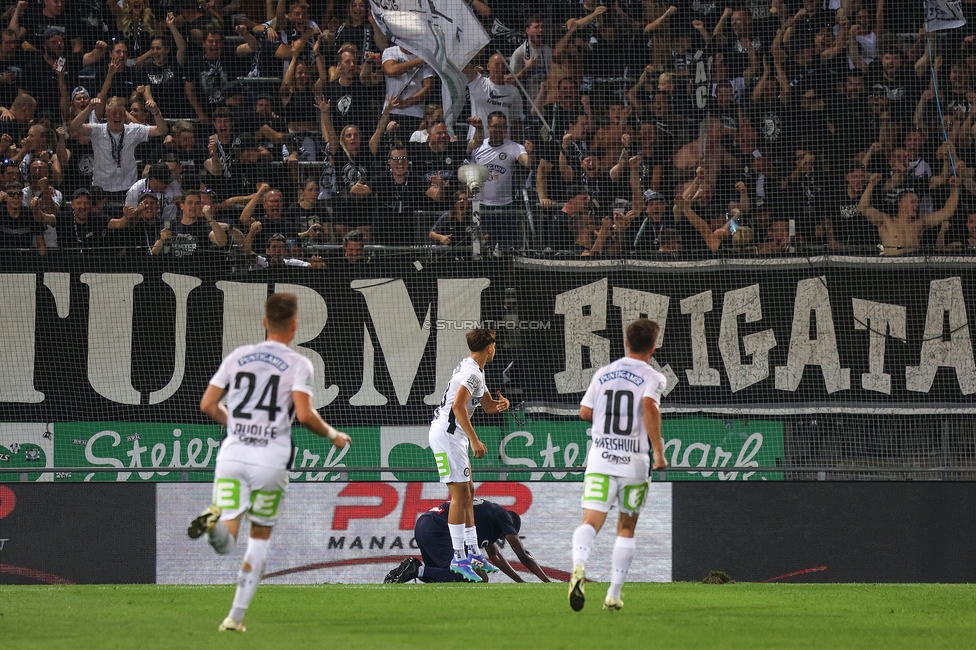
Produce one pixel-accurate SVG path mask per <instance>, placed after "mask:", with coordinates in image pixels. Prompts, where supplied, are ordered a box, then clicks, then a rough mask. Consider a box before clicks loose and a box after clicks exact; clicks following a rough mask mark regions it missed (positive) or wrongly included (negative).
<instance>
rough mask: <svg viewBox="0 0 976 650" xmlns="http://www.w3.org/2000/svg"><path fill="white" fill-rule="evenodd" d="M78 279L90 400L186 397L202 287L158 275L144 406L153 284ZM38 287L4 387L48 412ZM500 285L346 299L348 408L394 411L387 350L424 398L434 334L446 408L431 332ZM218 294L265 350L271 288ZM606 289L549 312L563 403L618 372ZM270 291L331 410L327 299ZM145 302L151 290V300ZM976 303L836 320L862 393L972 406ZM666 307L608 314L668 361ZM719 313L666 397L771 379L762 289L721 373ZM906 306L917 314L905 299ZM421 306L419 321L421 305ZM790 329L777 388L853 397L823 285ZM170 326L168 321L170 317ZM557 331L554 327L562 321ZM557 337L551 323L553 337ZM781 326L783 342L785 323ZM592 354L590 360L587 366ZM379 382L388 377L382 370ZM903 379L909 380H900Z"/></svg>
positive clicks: (30, 291) (685, 308)
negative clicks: (613, 369) (815, 388)
mask: <svg viewBox="0 0 976 650" xmlns="http://www.w3.org/2000/svg"><path fill="white" fill-rule="evenodd" d="M80 279H81V282H82V283H84V284H85V285H87V287H88V290H89V300H88V311H89V313H88V318H87V327H88V331H87V338H88V344H87V352H88V356H87V372H88V380H89V382H90V383H91V386H92V389H93V390H94V391H95V392H97V393H98V394H99V395H101V396H103V397H105V398H106V399H109V400H111V401H113V402H115V403H118V404H127V405H137V404H140V403H146V402H148V404H153V405H155V404H163V403H166V402H167V401H168V400H169V399H170V398H171V397H172V396H173V395H175V394H176V392H177V391H178V390H179V389H180V387H181V385H182V382H183V380H184V378H185V371H186V363H187V359H186V356H187V322H188V318H189V315H188V307H189V296H190V293H191V292H192V291H193V290H194V289H195V288H196V287H198V286H200V285H201V280H200V279H199V278H196V277H192V276H185V275H179V274H171V273H164V274H162V275H161V276H160V279H161V280H162V282H164V283H165V284H167V285H168V286H169V287H170V288H171V289H172V291H173V293H174V296H175V303H174V304H175V313H174V314H173V315H172V318H173V319H174V321H175V323H174V325H175V327H174V345H173V355H174V359H173V370H172V373H171V376H170V377H169V378H168V381H167V382H166V384H165V386H163V387H161V388H159V389H158V390H153V391H151V392H149V393H148V395H142V394H140V392H139V391H138V390H136V389H135V388H134V387H133V386H132V374H133V371H132V364H133V359H132V343H133V341H132V338H133V327H134V317H135V316H136V314H135V313H134V304H135V300H134V298H135V295H136V294H135V291H136V286H137V285H139V284H141V283H142V282H143V280H144V278H143V276H142V275H140V274H135V273H84V274H82V275H81V277H80ZM39 280H40V278H38V276H37V274H10V273H8V274H2V275H0V328H2V330H0V353H2V354H5V355H6V357H7V358H16V359H17V360H18V362H17V363H14V364H11V365H10V366H9V367H8V369H7V372H6V373H5V374H4V375H3V377H0V401H2V402H11V403H39V402H42V401H44V399H45V395H44V394H43V393H42V392H40V391H38V390H36V389H35V387H34V375H35V374H36V362H35V358H34V354H35V350H37V349H38V346H37V345H36V341H35V339H36V338H37V335H38V331H39V330H38V326H39V323H38V321H37V319H38V311H37V308H38V305H37V296H38V295H45V294H38V288H39V287H38V286H37V285H38V284H39ZM76 281H77V280H76ZM43 283H44V285H45V286H46V287H47V289H48V290H49V291H50V295H51V296H53V298H54V305H55V307H56V310H57V315H58V317H60V318H65V317H67V316H68V315H69V311H70V306H71V300H70V295H71V286H70V275H69V274H67V273H45V274H44V278H43ZM490 285H491V280H490V279H488V278H478V277H474V278H461V279H439V280H438V283H437V291H438V298H437V306H436V309H437V314H436V319H435V318H434V317H433V315H432V312H433V308H432V305H431V304H428V305H427V307H426V310H424V311H425V312H426V314H425V315H424V316H423V317H422V318H418V317H417V307H415V306H414V304H413V301H412V299H411V297H410V294H409V292H408V291H407V288H406V285H405V284H404V282H403V281H402V280H357V281H354V282H353V283H352V284H351V287H350V288H351V289H353V290H355V291H357V292H359V293H361V294H362V295H363V297H364V299H365V301H366V304H367V307H368V311H369V317H368V318H367V320H366V322H364V323H363V330H362V331H363V347H362V354H363V379H362V384H361V386H360V387H359V390H358V392H356V394H355V395H353V396H352V397H351V398H349V404H350V405H352V406H356V407H359V406H383V405H386V404H388V402H389V401H390V400H389V399H388V396H386V395H383V394H382V393H380V392H379V391H378V390H377V389H376V386H375V383H376V382H375V375H376V372H377V368H376V361H377V359H376V354H375V352H376V350H375V345H376V344H377V343H378V344H379V345H380V346H381V348H382V349H383V351H384V353H385V354H383V355H382V356H383V358H384V360H385V362H386V369H387V371H388V372H389V376H390V378H391V380H392V381H391V383H392V384H393V389H394V390H393V391H391V392H394V393H395V394H396V400H397V403H398V404H401V405H402V404H407V403H408V402H409V400H410V399H414V400H419V399H421V396H420V395H417V394H414V395H413V396H412V397H411V393H413V389H414V387H415V386H414V384H415V382H416V379H417V376H418V373H419V371H420V365H421V363H422V361H423V359H424V355H425V354H426V353H427V352H428V346H429V344H430V331H431V330H435V331H437V336H436V340H437V345H436V351H435V358H434V363H435V366H436V374H435V377H434V386H433V389H432V390H431V392H429V393H426V392H425V393H424V394H423V396H422V399H423V400H424V402H425V403H427V404H433V403H435V402H436V401H437V400H439V399H440V396H441V395H442V394H443V388H444V386H445V385H446V382H447V381H448V379H449V376H450V374H451V371H452V370H453V368H454V366H455V365H456V363H457V360H458V358H460V357H463V356H465V355H466V353H467V346H466V342H465V340H464V334H465V333H466V327H468V326H469V325H465V326H464V327H440V326H435V324H439V323H453V324H457V323H461V324H471V325H470V326H473V325H474V324H476V323H486V322H488V323H492V322H491V321H485V320H484V319H482V312H481V308H482V305H481V297H482V294H483V293H484V292H485V290H486V289H487V288H488V287H490ZM215 286H216V288H217V289H218V290H220V291H221V292H222V294H223V300H222V302H223V317H222V318H223V330H222V347H223V350H222V352H223V354H224V355H226V354H229V353H230V351H231V350H233V349H234V348H236V347H238V346H240V345H244V344H247V343H253V342H255V341H260V340H262V339H263V338H264V334H265V333H264V329H263V326H262V323H261V321H262V317H263V307H262V305H263V304H264V300H265V298H266V297H267V295H268V292H269V289H270V288H271V287H269V286H268V285H267V284H262V283H241V282H229V281H218V282H216V283H215ZM610 287H611V285H610V284H609V280H608V279H606V278H604V279H601V280H599V281H597V282H593V283H590V284H586V285H584V286H581V287H577V288H573V289H571V290H569V291H566V292H563V293H560V294H558V295H556V296H555V298H554V304H553V312H554V313H556V314H560V315H562V316H563V323H564V328H563V336H564V338H563V341H562V345H563V346H564V352H565V361H564V368H563V369H562V370H560V371H559V372H555V373H554V375H553V383H554V385H555V388H556V391H557V392H558V393H559V394H567V393H580V392H582V391H583V390H585V388H586V386H587V384H588V382H589V380H590V378H591V376H592V374H593V372H594V370H595V369H596V368H598V367H600V366H601V365H605V364H606V363H609V361H610V353H611V350H610V348H611V345H610V340H611V338H612V337H613V336H614V335H613V334H608V333H606V331H605V330H606V325H607V309H608V304H607V302H608V301H607V298H608V295H607V292H608V290H610ZM274 289H275V290H278V291H281V290H290V291H293V292H295V293H297V294H298V295H299V301H300V306H301V309H302V313H303V314H305V317H303V319H302V320H301V321H300V323H299V331H298V333H297V335H296V339H295V343H296V346H295V347H296V349H297V350H298V351H299V352H300V353H301V354H303V355H305V356H306V357H307V358H309V359H310V360H311V361H312V364H313V367H314V369H315V372H314V375H313V376H314V383H315V386H314V388H315V389H316V390H315V395H316V400H315V407H316V408H322V407H324V406H326V405H329V404H332V403H333V402H334V401H335V400H336V399H337V398H338V396H339V388H338V386H336V385H335V384H334V383H327V382H326V379H327V377H329V376H335V371H334V370H332V372H331V373H330V372H328V371H329V370H330V369H328V368H326V367H325V363H324V361H323V357H322V356H320V354H319V353H318V352H316V351H315V350H316V349H319V348H318V344H316V345H315V349H313V347H312V346H309V345H303V344H307V343H309V342H310V341H316V340H318V339H320V338H321V335H322V332H323V331H324V328H325V326H326V324H327V322H328V316H329V310H328V305H327V304H326V302H325V299H324V297H323V296H322V295H321V294H319V293H318V292H317V291H316V290H315V289H313V288H311V287H306V286H304V285H297V284H279V285H275V286H274ZM139 290H140V291H145V290H146V289H145V288H144V287H141V288H140V289H139ZM969 290H970V289H969V288H968V287H966V286H965V285H964V282H963V279H962V278H960V277H950V278H945V279H937V280H933V281H931V282H930V289H929V296H928V303H927V312H926V319H925V328H924V333H921V332H919V331H917V329H916V330H913V332H912V334H913V337H914V340H913V341H909V340H908V337H907V333H908V330H907V319H908V309H907V307H905V306H902V305H897V304H888V303H885V302H876V301H872V300H866V299H860V298H850V300H851V301H852V303H851V305H852V309H853V314H852V315H851V316H847V315H846V312H845V311H842V312H840V313H844V314H845V318H844V320H843V325H842V327H843V328H844V330H845V331H842V334H843V340H844V341H847V342H854V341H860V340H861V338H860V335H859V334H854V332H855V331H863V330H868V345H867V363H866V367H867V370H868V371H867V372H865V373H863V374H862V375H861V381H860V388H861V389H863V390H867V391H872V392H874V393H880V394H884V395H891V394H892V391H893V390H894V389H896V388H901V381H904V382H905V388H907V390H909V391H913V392H915V393H927V392H929V391H931V390H932V386H933V384H934V381H935V377H936V374H937V372H938V369H939V368H941V367H946V368H951V369H953V370H954V377H955V383H956V385H958V387H959V388H958V390H959V392H960V393H961V394H962V395H971V394H973V393H976V357H974V353H973V346H972V341H971V332H970V328H969V326H968V315H967V305H966V301H965V291H969ZM845 299H846V298H845ZM670 300H671V297H669V296H667V295H662V294H658V293H652V292H647V291H641V290H637V289H631V288H627V287H613V288H612V305H613V306H614V307H616V308H618V309H620V318H621V324H622V325H624V326H625V325H626V324H628V323H630V322H631V321H633V320H634V319H636V318H638V317H641V316H646V317H647V318H650V319H652V320H654V321H656V322H657V323H658V324H659V325H660V327H661V332H660V334H659V338H658V348H659V349H660V348H664V345H665V342H666V341H667V338H666V330H667V327H666V326H667V320H668V312H669V305H670ZM675 300H679V297H677V296H675ZM713 300H714V298H713V296H712V290H706V291H703V292H700V293H696V294H694V295H691V296H687V297H684V298H680V305H681V312H682V314H684V315H688V316H690V327H689V337H688V338H689V340H686V341H680V342H679V344H680V345H679V347H680V346H685V350H690V355H689V357H690V365H691V367H690V368H684V369H679V370H677V371H675V370H673V369H672V367H671V365H667V364H665V365H664V366H663V367H661V366H659V365H658V362H657V361H656V360H655V359H653V358H652V359H651V365H652V366H654V367H655V368H657V369H659V370H660V371H661V372H663V373H664V374H665V376H666V377H667V379H668V383H667V392H666V393H665V394H668V393H670V392H671V391H672V390H673V389H674V388H675V386H677V385H678V384H679V379H678V374H680V373H681V372H682V370H684V373H685V374H686V379H687V381H688V382H689V384H690V385H691V386H721V385H723V383H724V382H723V381H722V380H721V374H720V373H724V374H725V376H726V377H727V378H728V385H729V388H730V390H731V392H732V393H736V392H738V391H741V390H743V389H745V388H748V387H750V386H753V385H755V384H757V383H760V382H763V381H764V380H766V379H768V377H769V375H770V363H769V357H770V351H771V350H772V349H773V348H775V347H776V346H777V344H778V342H777V337H776V334H775V333H774V330H773V329H772V328H768V327H767V328H765V329H762V330H760V331H758V332H750V333H748V334H744V333H743V331H740V330H743V323H746V324H750V323H760V322H761V321H762V319H763V309H762V301H761V296H760V285H759V284H753V285H750V286H747V287H743V288H740V289H734V290H730V291H727V292H726V293H725V294H724V297H723V298H722V300H723V305H722V316H721V322H720V325H719V328H718V332H717V334H718V341H717V344H718V350H719V352H720V353H721V362H719V361H716V359H715V355H714V353H713V354H712V355H709V349H708V346H709V345H710V344H712V345H714V342H712V341H710V339H709V335H711V336H714V335H715V331H714V316H708V314H710V313H711V312H712V310H713ZM905 300H906V302H907V300H908V297H906V298H905ZM915 302H920V301H913V304H914V303H915ZM47 305H50V302H47V303H46V305H45V306H47ZM14 306H16V308H14ZM419 307H420V309H421V310H423V305H420V306H419ZM47 308H48V309H49V307H47ZM424 311H422V312H421V313H424ZM740 316H742V317H743V318H740ZM792 316H793V318H792V322H791V323H790V327H791V335H790V346H789V351H788V353H787V354H786V355H785V356H786V362H785V363H784V364H783V365H782V366H780V367H777V368H776V374H775V384H774V385H775V388H776V389H777V390H779V391H789V392H793V391H796V390H798V388H799V386H800V384H801V383H802V381H803V375H804V373H805V372H806V366H808V365H816V366H819V367H820V369H821V372H820V373H819V376H822V378H823V379H822V381H823V385H824V388H825V389H826V392H827V393H828V394H833V393H835V392H838V391H842V390H847V389H850V369H849V368H842V367H841V361H840V353H839V349H838V345H837V332H836V328H837V327H838V326H840V325H839V324H837V323H835V322H834V318H833V312H832V308H831V304H830V295H829V292H828V290H827V287H826V285H825V279H824V278H822V277H821V278H810V279H805V280H801V281H799V282H798V283H797V285H796V293H795V298H794V307H793V314H792ZM163 317H164V318H166V317H168V316H167V315H165V314H164V315H163ZM913 318H920V316H913ZM551 320H552V322H556V319H551ZM506 322H509V321H494V322H493V323H494V326H495V327H501V326H502V324H504V323H506ZM511 322H512V323H515V322H519V321H515V320H513V321H511ZM523 322H532V323H535V322H536V321H523ZM549 324H550V323H549V322H548V321H547V322H546V328H548V326H549ZM778 324H779V325H781V326H783V327H784V329H785V326H786V325H787V324H786V323H785V318H784V319H783V322H780V323H778ZM45 325H46V324H45ZM709 325H711V327H709ZM541 329H545V328H541ZM672 329H673V328H672ZM747 329H748V328H745V330H747ZM621 331H622V330H621ZM889 337H891V338H892V339H895V340H899V341H904V342H906V343H912V344H913V345H917V346H918V349H919V362H918V365H917V366H908V367H905V366H900V367H899V368H890V367H889V368H886V367H885V353H886V346H887V340H888V338H889ZM781 338H782V335H781ZM553 342H554V343H555V341H553ZM166 343H167V345H165V346H164V347H166V348H167V349H168V348H169V345H168V341H167V342H166ZM319 343H321V341H319ZM670 343H671V346H670V347H674V346H675V342H674V341H671V342H670ZM583 348H586V349H587V351H588V355H587V353H586V352H584V350H583ZM668 349H670V348H668ZM683 352H684V350H683ZM857 353H858V348H857V347H856V346H851V347H849V348H845V355H847V356H850V357H851V360H850V363H853V359H854V358H855V357H854V355H855V354H857ZM847 356H845V359H846V358H847ZM750 357H751V358H750ZM155 361H156V359H154V362H155ZM713 361H714V362H716V366H715V367H712V366H711V362H713ZM584 364H585V365H586V366H587V367H584ZM379 371H380V372H382V369H380V370H379ZM902 372H904V380H902V379H901V377H902ZM893 376H894V378H893ZM807 381H808V382H819V381H820V380H819V379H818V374H817V373H811V375H809V376H808V378H807ZM381 385H382V382H381ZM424 389H425V391H426V390H427V389H428V385H424ZM948 390H950V389H949V388H947V387H946V386H945V385H940V391H948Z"/></svg>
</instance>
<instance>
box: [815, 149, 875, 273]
mask: <svg viewBox="0 0 976 650" xmlns="http://www.w3.org/2000/svg"><path fill="white" fill-rule="evenodd" d="M844 179H845V183H844V184H843V185H842V186H841V187H839V188H838V189H837V190H836V191H835V193H834V196H833V200H832V201H831V205H830V209H829V210H828V212H827V216H828V217H829V221H830V226H831V231H832V235H833V242H831V243H830V244H828V245H829V246H830V247H831V248H834V249H840V250H848V251H851V252H854V253H865V254H870V253H875V252H877V246H878V244H880V243H881V240H880V239H879V237H878V228H877V226H875V225H873V224H872V223H871V222H870V221H868V220H867V218H866V217H865V216H864V215H862V214H861V212H860V210H858V208H857V204H858V202H859V201H860V200H861V194H863V193H864V187H865V185H866V184H867V175H866V173H865V171H864V168H863V167H862V166H861V165H853V166H851V167H849V168H848V170H847V174H846V175H845V177H844Z"/></svg>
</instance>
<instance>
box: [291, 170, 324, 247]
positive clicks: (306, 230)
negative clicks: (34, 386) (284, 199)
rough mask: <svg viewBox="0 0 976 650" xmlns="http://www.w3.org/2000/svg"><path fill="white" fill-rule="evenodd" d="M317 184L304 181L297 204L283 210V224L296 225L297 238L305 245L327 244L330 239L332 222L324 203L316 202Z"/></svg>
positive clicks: (312, 181) (311, 181) (313, 181)
mask: <svg viewBox="0 0 976 650" xmlns="http://www.w3.org/2000/svg"><path fill="white" fill-rule="evenodd" d="M318 195H319V182H318V181H317V180H310V181H306V182H305V185H304V186H303V187H302V191H301V194H300V196H299V199H298V202H297V203H293V204H292V205H289V206H288V208H287V209H286V210H285V214H284V217H282V218H283V220H284V222H285V223H289V224H296V226H297V229H298V237H299V239H300V240H302V241H303V242H304V243H306V244H327V243H329V241H330V240H331V238H332V220H331V218H330V217H329V213H328V210H327V209H326V206H325V202H324V201H319V200H318Z"/></svg>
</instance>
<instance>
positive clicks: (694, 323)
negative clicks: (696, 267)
mask: <svg viewBox="0 0 976 650" xmlns="http://www.w3.org/2000/svg"><path fill="white" fill-rule="evenodd" d="M614 293H616V289H615V290H614ZM710 311H712V292H711V291H710V290H709V291H703V292H702V293H699V294H697V295H694V296H691V297H690V298H685V299H684V300H682V301H681V313H682V314H691V369H690V370H685V374H686V375H688V383H689V384H691V385H692V386H720V385H721V384H722V380H721V378H720V377H719V375H718V370H716V369H715V368H710V367H709V366H708V339H707V338H706V337H705V314H707V313H708V312H710Z"/></svg>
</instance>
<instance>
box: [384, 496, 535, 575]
mask: <svg viewBox="0 0 976 650" xmlns="http://www.w3.org/2000/svg"><path fill="white" fill-rule="evenodd" d="M450 506H451V502H450V501H447V502H445V503H442V504H441V505H439V506H437V507H435V508H431V509H430V510H428V511H427V512H425V513H424V514H422V515H420V517H419V518H418V519H417V525H416V526H415V527H414V537H415V538H416V540H417V545H418V546H419V547H420V554H421V556H422V557H423V559H424V561H423V564H421V563H420V560H418V559H417V558H415V557H408V558H406V559H405V560H403V562H401V563H400V566H398V567H397V568H395V569H393V570H392V571H390V572H389V573H388V574H387V575H386V579H384V580H383V582H385V583H393V582H409V581H411V580H413V579H414V578H417V579H419V580H421V581H422V582H460V581H462V580H464V578H463V577H462V576H461V574H459V573H455V572H453V571H451V558H453V557H454V547H453V546H452V544H451V533H450V531H449V530H448V528H447V511H448V509H449V508H450ZM474 523H475V528H476V529H477V531H478V545H479V546H480V547H482V548H484V549H485V553H486V554H487V556H488V560H489V561H490V562H491V563H492V564H493V565H495V566H496V567H498V568H499V569H500V570H501V571H502V572H503V573H504V574H505V575H507V576H508V577H509V578H511V579H512V580H514V581H515V582H525V580H523V579H522V576H520V575H519V574H518V573H517V572H516V571H515V569H513V568H512V565H510V564H509V563H508V560H506V559H505V557H504V556H503V555H502V554H501V551H500V550H499V549H498V542H500V541H502V540H505V541H507V542H508V545H509V546H511V547H512V550H513V551H515V555H516V556H518V559H519V562H521V563H522V564H523V565H524V566H525V568H526V569H528V570H529V571H531V572H532V573H534V574H535V575H536V576H538V577H539V580H541V581H543V582H552V581H551V580H550V579H549V576H547V575H546V572H545V571H543V570H542V567H541V566H539V563H538V562H536V561H535V558H533V557H532V555H531V554H529V552H528V551H527V550H525V547H523V546H522V540H521V539H519V536H518V532H519V530H520V529H521V528H522V519H521V517H519V516H518V514H517V513H515V512H512V511H511V510H505V509H504V508H502V507H501V506H500V505H498V504H497V503H492V502H491V501H484V500H483V499H475V501H474ZM481 578H482V580H484V581H485V582H487V581H488V577H487V575H485V574H482V575H481Z"/></svg>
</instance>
